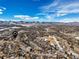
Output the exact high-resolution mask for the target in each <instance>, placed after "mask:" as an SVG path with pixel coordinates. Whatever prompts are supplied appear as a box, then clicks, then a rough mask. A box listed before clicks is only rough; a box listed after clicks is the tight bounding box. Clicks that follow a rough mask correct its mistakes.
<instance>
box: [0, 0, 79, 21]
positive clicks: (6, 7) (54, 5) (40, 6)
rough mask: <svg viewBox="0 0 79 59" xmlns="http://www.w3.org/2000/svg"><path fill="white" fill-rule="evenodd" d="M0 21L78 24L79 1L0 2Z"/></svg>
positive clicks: (0, 0) (9, 0) (34, 0)
mask: <svg viewBox="0 0 79 59" xmlns="http://www.w3.org/2000/svg"><path fill="white" fill-rule="evenodd" d="M0 20H1V21H40V22H42V21H44V22H79V0H0Z"/></svg>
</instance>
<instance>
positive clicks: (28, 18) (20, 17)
mask: <svg viewBox="0 0 79 59" xmlns="http://www.w3.org/2000/svg"><path fill="white" fill-rule="evenodd" d="M14 17H15V18H19V19H22V20H37V19H39V17H32V16H28V15H14Z"/></svg>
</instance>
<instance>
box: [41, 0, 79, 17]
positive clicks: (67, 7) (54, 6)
mask: <svg viewBox="0 0 79 59" xmlns="http://www.w3.org/2000/svg"><path fill="white" fill-rule="evenodd" d="M61 2H62V0H55V1H54V2H52V3H51V4H49V5H46V6H42V7H41V10H42V12H43V13H50V12H51V13H52V12H54V13H55V14H54V15H55V16H56V17H59V16H65V15H68V14H70V13H79V1H78V2H72V3H67V4H66V3H65V2H64V3H61ZM52 15H53V14H52Z"/></svg>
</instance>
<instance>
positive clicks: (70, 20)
mask: <svg viewBox="0 0 79 59" xmlns="http://www.w3.org/2000/svg"><path fill="white" fill-rule="evenodd" d="M59 22H79V18H65V19H63V20H62V19H61V20H60V21H59Z"/></svg>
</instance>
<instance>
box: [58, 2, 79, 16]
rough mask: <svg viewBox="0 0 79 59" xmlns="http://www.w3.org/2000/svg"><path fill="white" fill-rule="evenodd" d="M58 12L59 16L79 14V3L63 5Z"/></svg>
mask: <svg viewBox="0 0 79 59" xmlns="http://www.w3.org/2000/svg"><path fill="white" fill-rule="evenodd" d="M59 8H60V9H59V10H58V11H57V16H64V15H68V14H70V13H79V3H72V4H68V5H63V6H60V7H59Z"/></svg>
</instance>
